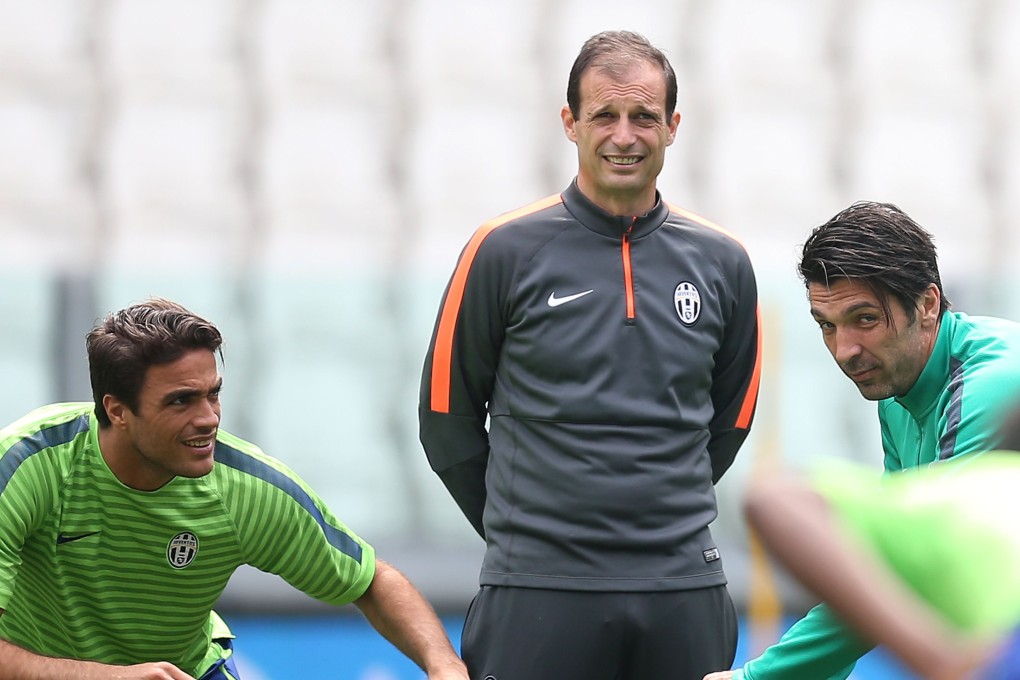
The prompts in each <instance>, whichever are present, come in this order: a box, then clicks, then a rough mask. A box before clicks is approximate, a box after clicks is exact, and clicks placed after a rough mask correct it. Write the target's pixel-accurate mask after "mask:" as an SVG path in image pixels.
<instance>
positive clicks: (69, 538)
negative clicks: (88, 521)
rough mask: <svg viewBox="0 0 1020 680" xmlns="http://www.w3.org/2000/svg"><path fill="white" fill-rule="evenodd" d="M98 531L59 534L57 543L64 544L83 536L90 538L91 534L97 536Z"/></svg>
mask: <svg viewBox="0 0 1020 680" xmlns="http://www.w3.org/2000/svg"><path fill="white" fill-rule="evenodd" d="M98 533H99V532H98V531H90V532H88V533H87V534H74V535H71V536H69V535H67V534H57V545H63V544H64V543H70V542H71V541H79V540H81V539H83V538H88V537H89V536H95V535H96V534H98Z"/></svg>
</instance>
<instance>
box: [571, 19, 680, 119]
mask: <svg viewBox="0 0 1020 680" xmlns="http://www.w3.org/2000/svg"><path fill="white" fill-rule="evenodd" d="M635 61H647V62H650V63H652V64H654V65H656V66H658V67H659V68H661V69H662V74H663V75H664V76H665V77H666V102H665V104H666V117H667V118H668V117H670V116H672V115H673V111H675V110H676V90H677V85H676V73H675V72H674V71H673V66H672V65H670V63H669V59H667V58H666V55H665V54H663V52H662V50H660V49H659V48H657V47H655V46H654V45H652V44H651V43H650V42H648V39H647V38H645V37H644V36H643V35H640V34H638V33H633V32H631V31H603V32H602V33H597V34H595V35H593V36H592V37H590V38H588V40H587V41H585V43H584V45H583V46H582V47H581V51H580V52H579V53H578V55H577V58H576V59H575V60H574V65H573V67H571V69H570V77H569V78H568V79H567V106H569V107H570V113H571V115H572V116H574V119H575V120H576V119H577V118H578V117H579V116H580V115H581V77H582V76H583V75H584V74H585V72H586V71H588V70H589V69H591V68H604V69H607V70H609V71H610V72H612V73H622V71H623V69H624V68H625V67H628V66H630V65H631V64H633V63H634V62H635Z"/></svg>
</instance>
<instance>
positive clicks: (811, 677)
mask: <svg viewBox="0 0 1020 680" xmlns="http://www.w3.org/2000/svg"><path fill="white" fill-rule="evenodd" d="M870 649H871V647H870V646H869V645H868V644H867V643H865V642H864V641H863V640H861V639H860V638H858V637H857V636H856V635H854V634H853V633H851V632H850V631H849V630H847V629H846V627H845V626H843V624H842V623H840V622H839V621H838V620H837V619H836V616H835V614H833V612H832V610H831V609H829V608H828V607H827V606H825V605H818V606H817V607H815V608H814V609H812V610H811V611H809V612H808V613H807V614H806V615H805V616H804V618H802V619H801V620H800V621H798V622H797V623H795V624H794V625H793V626H792V627H791V628H790V629H789V630H788V631H786V633H785V634H784V635H783V637H782V638H781V639H780V640H779V642H777V643H776V644H774V645H772V646H771V647H769V648H768V649H766V650H765V651H764V652H763V653H762V655H761V656H759V657H758V658H756V659H752V660H750V661H748V662H747V663H746V664H745V665H744V667H743V669H742V670H743V674H742V676H738V675H735V676H734V680H736V679H737V678H738V677H743V679H744V680H845V679H846V678H847V677H848V676H849V675H850V673H851V672H852V671H853V669H854V664H855V663H856V662H857V659H859V658H861V657H862V656H864V654H866V653H867V652H868V651H869V650H870Z"/></svg>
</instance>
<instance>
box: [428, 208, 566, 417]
mask: <svg viewBox="0 0 1020 680" xmlns="http://www.w3.org/2000/svg"><path fill="white" fill-rule="evenodd" d="M562 202H563V198H562V197H561V196H560V195H559V194H554V195H552V196H548V197H546V198H543V199H542V200H540V201H535V202H534V203H531V204H529V205H526V206H524V207H523V208H518V209H517V210H514V211H512V212H508V213H505V214H503V215H500V216H499V217H497V218H495V219H493V220H490V221H488V222H486V223H485V224H483V225H482V226H480V227H478V229H477V231H475V233H474V235H473V236H472V237H471V240H470V241H468V244H467V247H466V248H464V254H463V255H462V256H461V258H460V262H458V263H457V268H456V269H455V270H454V272H453V278H452V279H451V281H450V290H449V292H448V293H447V295H446V299H445V300H444V301H443V309H442V311H441V312H440V314H439V326H438V328H437V330H436V345H435V348H434V349H433V352H432V390H431V395H432V396H431V399H430V401H431V409H432V410H433V411H436V412H438V413H449V412H450V380H451V376H452V373H451V372H452V367H453V334H454V329H455V328H456V326H457V317H458V316H459V315H460V307H461V304H462V303H463V301H464V288H465V287H466V286H467V277H468V272H470V271H471V265H472V264H473V263H474V260H475V255H477V254H478V248H479V247H481V245H482V241H484V240H485V237H487V236H488V235H489V234H490V233H492V230H493V229H495V228H496V227H499V226H502V225H504V224H506V223H507V222H510V221H511V220H515V219H517V218H518V217H524V216H525V215H530V214H531V213H535V212H538V211H539V210H544V209H545V208H548V207H550V206H554V205H556V204H558V203H562Z"/></svg>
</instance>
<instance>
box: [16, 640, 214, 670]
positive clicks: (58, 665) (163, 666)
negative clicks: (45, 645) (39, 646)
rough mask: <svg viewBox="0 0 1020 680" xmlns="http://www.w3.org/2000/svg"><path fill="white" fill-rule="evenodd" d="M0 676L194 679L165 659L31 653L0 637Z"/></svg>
mask: <svg viewBox="0 0 1020 680" xmlns="http://www.w3.org/2000/svg"><path fill="white" fill-rule="evenodd" d="M0 680H194V678H193V677H192V676H190V675H188V674H187V673H185V672H183V671H181V670H180V669H178V668H177V667H176V666H174V665H172V664H169V663H162V662H161V663H151V664H141V665H137V666H111V665H108V664H102V663H96V662H93V661H79V660H77V659H55V658H51V657H47V656H41V655H39V654H34V653H33V652H30V651H28V650H27V649H23V648H21V647H18V646H17V645H14V644H12V643H10V642H7V641H6V640H0Z"/></svg>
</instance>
